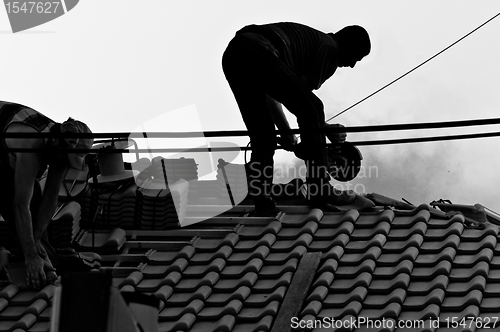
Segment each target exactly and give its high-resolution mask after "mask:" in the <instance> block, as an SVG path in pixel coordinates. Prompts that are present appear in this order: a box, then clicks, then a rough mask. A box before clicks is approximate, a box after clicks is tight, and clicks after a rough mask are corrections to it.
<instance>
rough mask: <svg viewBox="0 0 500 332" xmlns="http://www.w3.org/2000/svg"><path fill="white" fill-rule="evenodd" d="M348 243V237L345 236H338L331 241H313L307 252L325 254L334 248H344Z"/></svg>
mask: <svg viewBox="0 0 500 332" xmlns="http://www.w3.org/2000/svg"><path fill="white" fill-rule="evenodd" d="M348 242H349V236H348V235H347V234H340V235H338V236H336V237H335V238H334V239H333V240H314V241H313V242H312V243H311V244H310V245H309V251H321V252H327V251H330V250H331V249H332V248H334V247H336V246H340V247H345V246H346V244H347V243H348Z"/></svg>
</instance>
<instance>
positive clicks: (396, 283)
mask: <svg viewBox="0 0 500 332" xmlns="http://www.w3.org/2000/svg"><path fill="white" fill-rule="evenodd" d="M409 284H410V276H409V275H408V274H406V273H401V274H399V275H397V276H395V277H394V278H392V279H390V278H389V279H378V278H376V279H373V280H372V282H371V283H370V287H369V291H370V294H387V293H389V292H391V291H393V290H395V289H397V288H401V289H407V288H408V285H409Z"/></svg>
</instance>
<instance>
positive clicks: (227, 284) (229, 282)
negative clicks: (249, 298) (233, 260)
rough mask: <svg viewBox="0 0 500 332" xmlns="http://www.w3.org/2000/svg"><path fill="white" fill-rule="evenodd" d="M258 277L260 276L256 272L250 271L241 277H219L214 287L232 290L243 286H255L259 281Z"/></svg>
mask: <svg viewBox="0 0 500 332" xmlns="http://www.w3.org/2000/svg"><path fill="white" fill-rule="evenodd" d="M257 279H258V276H257V274H256V273H255V272H248V273H246V274H245V275H244V276H242V277H241V278H239V279H235V278H228V279H219V281H218V282H217V283H216V284H215V286H214V287H213V288H214V290H216V291H221V292H232V291H235V290H236V289H238V288H239V287H242V286H245V287H249V288H251V287H253V286H254V285H255V283H256V282H257ZM254 288H255V287H254Z"/></svg>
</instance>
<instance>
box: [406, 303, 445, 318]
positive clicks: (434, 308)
mask: <svg viewBox="0 0 500 332" xmlns="http://www.w3.org/2000/svg"><path fill="white" fill-rule="evenodd" d="M440 311H441V310H440V308H439V306H438V305H436V304H429V305H428V306H426V307H425V308H424V309H422V310H419V311H403V312H402V313H401V314H400V315H399V317H398V319H399V320H401V321H416V320H425V319H433V320H437V319H438V318H439V313H440Z"/></svg>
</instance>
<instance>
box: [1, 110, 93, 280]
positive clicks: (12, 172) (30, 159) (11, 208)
mask: <svg viewBox="0 0 500 332" xmlns="http://www.w3.org/2000/svg"><path fill="white" fill-rule="evenodd" d="M0 132H1V133H55V134H56V135H57V134H60V133H67V132H71V133H77V134H79V133H91V131H90V129H89V128H88V127H87V125H85V124H84V123H82V122H80V121H76V120H73V119H71V118H69V119H68V120H67V121H65V122H63V123H56V122H55V121H53V120H51V119H49V118H48V117H46V116H44V115H43V114H41V113H39V112H37V111H35V110H33V109H31V108H29V107H26V106H23V105H19V104H14V103H8V102H3V101H0ZM56 135H54V136H56ZM0 144H1V147H2V151H1V154H0V214H1V215H2V217H3V218H4V219H5V221H6V222H7V224H9V225H15V228H16V231H17V237H18V239H19V243H20V246H21V249H22V253H23V255H24V259H25V265H26V272H27V284H28V285H32V286H33V287H35V288H39V287H41V286H43V285H44V284H45V282H46V273H45V271H44V270H54V267H53V264H54V265H56V262H54V261H57V256H56V254H55V251H54V249H53V248H52V247H51V246H50V244H49V243H48V241H47V236H46V232H45V231H46V229H47V226H48V225H49V222H50V220H51V219H52V216H53V215H54V213H55V211H56V208H57V203H58V195H59V189H60V187H61V184H62V181H63V179H64V176H65V174H66V171H67V169H68V167H73V168H77V169H82V168H83V166H84V158H85V154H83V153H80V152H77V151H75V152H71V153H68V152H62V151H57V149H58V148H63V149H89V148H91V147H92V144H93V139H92V138H62V137H59V138H42V137H33V138H6V137H5V136H2V139H1V143H0ZM8 149H37V150H38V152H15V151H13V152H10V151H9V150H8ZM47 169H48V170H47ZM46 170H47V173H46V174H47V179H46V182H45V186H44V190H43V193H42V190H41V187H40V184H39V182H38V179H39V177H40V176H41V175H42V174H43V173H44V172H45V171H46ZM0 245H2V244H1V243H0Z"/></svg>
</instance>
